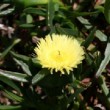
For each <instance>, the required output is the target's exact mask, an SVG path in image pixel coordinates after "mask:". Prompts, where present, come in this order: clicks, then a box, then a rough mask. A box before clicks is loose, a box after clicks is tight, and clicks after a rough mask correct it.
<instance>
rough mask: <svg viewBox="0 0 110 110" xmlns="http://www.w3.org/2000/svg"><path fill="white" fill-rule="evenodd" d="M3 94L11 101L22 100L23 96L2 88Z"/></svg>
mask: <svg viewBox="0 0 110 110" xmlns="http://www.w3.org/2000/svg"><path fill="white" fill-rule="evenodd" d="M4 95H5V96H6V97H7V98H9V99H11V100H13V101H18V102H22V101H23V98H22V97H21V96H18V95H17V94H14V93H12V92H9V91H7V90H4Z"/></svg>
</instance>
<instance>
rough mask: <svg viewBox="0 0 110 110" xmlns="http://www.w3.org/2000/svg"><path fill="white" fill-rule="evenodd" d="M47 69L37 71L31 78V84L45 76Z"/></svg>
mask: <svg viewBox="0 0 110 110" xmlns="http://www.w3.org/2000/svg"><path fill="white" fill-rule="evenodd" d="M48 73H49V71H48V70H47V69H42V70H41V71H39V72H38V73H37V74H36V75H35V76H34V77H33V79H32V84H36V83H38V82H39V81H40V80H42V79H43V78H44V77H45V76H47V75H48Z"/></svg>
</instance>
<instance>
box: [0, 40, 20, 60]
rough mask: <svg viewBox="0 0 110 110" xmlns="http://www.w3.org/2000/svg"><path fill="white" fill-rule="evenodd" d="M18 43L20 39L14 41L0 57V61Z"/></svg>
mask: <svg viewBox="0 0 110 110" xmlns="http://www.w3.org/2000/svg"><path fill="white" fill-rule="evenodd" d="M20 41H21V40H20V39H15V40H14V41H13V42H12V44H11V45H10V46H9V47H8V48H7V49H6V50H4V52H3V53H2V54H1V55H0V60H1V59H3V58H4V57H5V56H6V55H7V54H8V52H9V51H10V50H11V49H12V48H13V47H14V46H15V45H16V44H17V43H19V42H20Z"/></svg>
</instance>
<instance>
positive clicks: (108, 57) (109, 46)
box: [96, 43, 110, 77]
mask: <svg viewBox="0 0 110 110" xmlns="http://www.w3.org/2000/svg"><path fill="white" fill-rule="evenodd" d="M109 61H110V43H107V46H106V50H105V58H104V59H103V60H102V62H101V64H100V67H99V69H98V71H97V73H96V77H99V76H100V75H101V74H102V72H103V70H104V69H105V67H106V66H107V64H108V63H109Z"/></svg>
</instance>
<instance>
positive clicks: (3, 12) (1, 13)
mask: <svg viewBox="0 0 110 110" xmlns="http://www.w3.org/2000/svg"><path fill="white" fill-rule="evenodd" d="M13 11H14V8H9V9H7V10H4V11H1V12H0V16H4V15H7V14H10V13H12V12H13Z"/></svg>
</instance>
